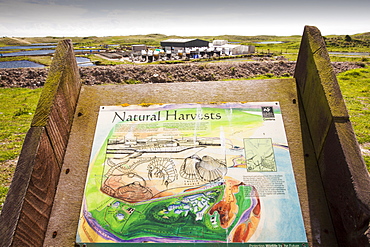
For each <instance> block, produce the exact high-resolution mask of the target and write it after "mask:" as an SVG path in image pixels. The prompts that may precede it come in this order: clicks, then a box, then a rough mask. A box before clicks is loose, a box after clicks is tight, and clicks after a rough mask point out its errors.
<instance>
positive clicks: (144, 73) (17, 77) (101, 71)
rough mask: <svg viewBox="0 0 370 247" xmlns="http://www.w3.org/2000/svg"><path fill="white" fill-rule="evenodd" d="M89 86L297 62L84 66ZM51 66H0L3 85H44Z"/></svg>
mask: <svg viewBox="0 0 370 247" xmlns="http://www.w3.org/2000/svg"><path fill="white" fill-rule="evenodd" d="M332 64H333V67H334V71H335V73H340V72H343V71H346V70H350V69H354V68H359V67H360V66H359V65H357V64H355V63H349V62H340V63H339V62H336V63H332ZM79 69H80V76H81V80H82V82H83V83H84V84H86V85H98V84H117V83H121V84H133V83H164V82H193V81H219V80H226V79H240V78H249V77H253V76H257V75H265V74H268V75H271V76H272V75H274V76H282V77H289V76H293V74H294V69H295V62H286V61H273V62H271V61H269V62H266V61H264V62H222V63H221V62H218V63H186V64H173V65H117V66H93V67H80V68H79ZM47 74H48V69H47V68H22V69H0V87H28V88H35V87H40V86H43V85H44V83H45V80H46V77H47Z"/></svg>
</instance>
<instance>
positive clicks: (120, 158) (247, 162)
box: [76, 102, 307, 245]
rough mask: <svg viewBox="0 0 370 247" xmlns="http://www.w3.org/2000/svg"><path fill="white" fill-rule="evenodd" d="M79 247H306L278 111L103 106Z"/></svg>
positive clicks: (259, 106) (269, 106)
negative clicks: (156, 246) (145, 246)
mask: <svg viewBox="0 0 370 247" xmlns="http://www.w3.org/2000/svg"><path fill="white" fill-rule="evenodd" d="M83 199H84V200H83V205H82V209H81V215H80V221H79V226H78V232H77V237H76V243H78V244H87V245H88V244H99V243H101V244H103V243H199V244H201V243H212V242H213V243H261V244H264V243H271V242H274V243H302V244H306V243H307V238H306V234H305V229H304V224H303V219H302V214H301V209H300V205H299V199H298V195H297V190H296V185H295V180H294V174H293V169H292V164H291V160H290V154H289V148H288V143H287V140H286V136H285V130H284V125H283V121H282V116H281V110H280V105H279V103H278V102H251V103H232V102H231V103H223V104H163V105H149V106H140V105H130V106H102V107H101V109H100V112H99V116H98V122H97V127H96V133H95V138H94V143H93V147H92V153H91V159H90V165H89V171H88V175H87V181H86V186H85V192H84V198H83Z"/></svg>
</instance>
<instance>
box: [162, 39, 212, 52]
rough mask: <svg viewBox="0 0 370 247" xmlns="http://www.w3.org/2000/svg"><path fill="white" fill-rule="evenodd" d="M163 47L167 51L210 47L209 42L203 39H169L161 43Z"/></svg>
mask: <svg viewBox="0 0 370 247" xmlns="http://www.w3.org/2000/svg"><path fill="white" fill-rule="evenodd" d="M161 46H162V47H164V48H165V50H169V49H172V48H173V49H180V48H183V49H184V48H192V47H208V46H209V42H208V41H205V40H201V39H167V40H164V41H161Z"/></svg>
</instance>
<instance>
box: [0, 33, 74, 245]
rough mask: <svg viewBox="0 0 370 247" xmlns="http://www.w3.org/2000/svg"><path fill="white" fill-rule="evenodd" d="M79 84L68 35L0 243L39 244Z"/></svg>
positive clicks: (26, 149)
mask: <svg viewBox="0 0 370 247" xmlns="http://www.w3.org/2000/svg"><path fill="white" fill-rule="evenodd" d="M80 87H81V82H80V77H79V72H78V68H77V64H76V59H75V57H74V53H73V46H72V43H71V40H64V41H61V42H60V43H59V44H58V47H57V49H56V52H55V56H54V59H53V63H52V66H51V68H50V70H49V75H48V78H47V80H46V84H45V87H44V89H43V92H42V94H41V96H40V100H39V104H38V106H37V110H36V113H35V116H34V118H33V120H32V124H31V128H30V130H29V132H28V134H27V136H26V139H25V142H24V145H23V149H22V152H21V156H20V159H19V162H18V165H17V169H16V171H15V174H14V178H13V181H12V184H11V187H10V189H9V193H8V195H7V199H6V202H5V204H4V207H3V211H2V214H1V220H0V236H1V238H2V242H1V246H42V244H43V242H44V237H45V231H46V228H47V225H48V223H49V217H50V212H51V208H52V205H53V203H54V195H55V192H56V187H57V185H58V182H59V174H60V168H61V166H62V163H63V159H64V154H65V150H66V147H67V144H68V139H69V133H70V129H71V126H72V121H73V116H74V110H75V108H76V103H77V99H78V96H79V91H80Z"/></svg>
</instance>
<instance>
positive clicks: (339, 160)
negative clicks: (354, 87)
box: [294, 26, 370, 246]
mask: <svg viewBox="0 0 370 247" xmlns="http://www.w3.org/2000/svg"><path fill="white" fill-rule="evenodd" d="M294 77H295V79H296V81H297V86H298V93H299V96H300V102H301V104H300V106H301V109H300V114H301V124H302V132H303V133H302V136H303V146H304V149H305V152H306V155H305V156H306V159H305V163H306V166H308V165H315V166H318V168H319V170H320V174H321V179H322V183H323V186H324V190H325V194H326V198H327V201H328V206H329V210H330V213H331V217H332V222H333V227H334V229H335V232H336V236H337V240H338V244H339V245H340V246H369V244H370V193H369V189H370V177H369V173H368V171H367V170H366V166H365V162H364V160H363V158H362V155H361V151H360V148H359V145H358V143H357V141H356V137H355V134H354V132H353V128H352V125H351V122H350V120H349V115H348V112H347V108H346V106H345V103H344V100H343V97H342V94H341V91H340V88H339V84H338V82H337V78H336V76H335V73H334V70H333V68H332V66H331V63H330V59H329V55H328V52H327V50H326V47H325V41H324V40H323V38H322V36H321V33H320V31H319V30H318V29H317V28H316V27H312V26H306V27H305V29H304V33H303V37H302V42H301V47H300V50H299V55H298V60H297V65H296V69H295V74H294ZM308 147H312V150H309V149H310V148H308ZM310 152H311V153H310ZM312 160H314V163H315V164H313V162H312ZM308 179H309V178H308Z"/></svg>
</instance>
